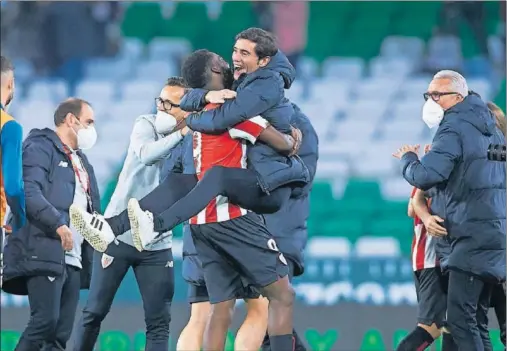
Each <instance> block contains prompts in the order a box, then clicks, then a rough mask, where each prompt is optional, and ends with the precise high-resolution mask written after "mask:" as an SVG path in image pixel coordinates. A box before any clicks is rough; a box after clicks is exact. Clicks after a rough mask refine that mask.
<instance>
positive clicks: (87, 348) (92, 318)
mask: <svg viewBox="0 0 507 351" xmlns="http://www.w3.org/2000/svg"><path fill="white" fill-rule="evenodd" d="M112 251H114V252H112ZM134 251H135V249H134V248H133V247H131V246H129V245H127V244H124V243H122V242H119V244H118V246H116V245H111V247H110V248H109V250H108V252H109V253H110V254H109V255H108V254H106V253H104V254H103V253H100V252H94V253H93V267H92V278H91V282H90V290H89V293H88V300H87V301H86V305H85V307H84V309H83V315H82V317H81V321H80V322H79V324H78V326H77V328H76V335H75V342H74V351H92V350H93V348H94V346H95V343H96V342H97V337H98V336H99V332H100V326H101V324H102V321H103V320H104V319H105V318H106V316H107V314H108V313H109V310H110V309H111V305H112V304H113V300H114V296H115V295H116V292H117V291H118V288H119V287H120V284H121V282H122V280H123V278H124V277H125V274H127V271H128V269H129V267H130V261H129V258H128V256H129V253H132V252H134Z"/></svg>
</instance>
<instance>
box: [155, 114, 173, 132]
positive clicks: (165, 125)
mask: <svg viewBox="0 0 507 351" xmlns="http://www.w3.org/2000/svg"><path fill="white" fill-rule="evenodd" d="M176 124H178V122H177V121H176V118H174V117H173V116H172V115H170V114H168V113H167V112H164V111H157V117H156V118H155V128H156V129H157V132H159V133H160V134H169V133H171V132H172V131H173V130H174V128H175V127H176Z"/></svg>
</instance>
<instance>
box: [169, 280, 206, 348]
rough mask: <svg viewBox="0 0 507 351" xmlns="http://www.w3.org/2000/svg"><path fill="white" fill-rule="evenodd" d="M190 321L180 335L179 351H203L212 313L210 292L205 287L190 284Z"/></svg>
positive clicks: (177, 346)
mask: <svg viewBox="0 0 507 351" xmlns="http://www.w3.org/2000/svg"><path fill="white" fill-rule="evenodd" d="M188 301H189V303H190V306H191V307H190V319H189V320H188V323H187V325H186V326H185V328H183V330H182V331H181V333H180V337H179V339H178V344H177V345H176V350H177V351H188V350H201V348H202V341H203V338H204V331H205V329H206V324H207V323H208V318H209V315H210V312H211V304H210V303H209V296H208V290H207V289H206V286H205V285H194V284H190V283H189V284H188Z"/></svg>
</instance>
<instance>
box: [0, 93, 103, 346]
mask: <svg viewBox="0 0 507 351" xmlns="http://www.w3.org/2000/svg"><path fill="white" fill-rule="evenodd" d="M54 121H55V126H56V128H55V130H51V129H47V128H46V129H42V130H39V129H33V130H32V131H31V132H30V134H29V135H28V137H27V139H26V140H25V142H24V145H23V180H24V182H25V197H26V213H27V223H26V224H25V225H24V226H23V227H22V228H20V229H19V230H18V231H17V232H15V233H13V234H12V235H10V236H9V237H8V240H7V245H6V247H5V257H4V259H5V268H4V274H5V275H4V278H5V281H4V284H3V286H2V289H3V290H4V291H5V292H7V293H10V294H16V295H28V299H29V302H30V319H29V321H28V324H27V326H26V328H25V330H24V332H23V334H22V335H21V338H20V340H19V343H18V345H17V347H16V350H17V351H32V350H40V349H44V350H46V349H50V350H64V349H65V347H66V343H67V341H68V340H69V338H70V336H71V333H72V327H73V325H74V316H75V313H76V308H77V304H78V301H79V291H80V289H87V288H88V287H89V284H90V277H91V262H92V255H93V250H92V248H91V247H90V245H88V243H87V242H86V241H83V238H82V237H81V236H80V235H79V233H78V232H77V231H76V230H75V228H73V227H72V225H70V223H69V208H70V206H71V205H74V206H78V207H80V208H82V209H83V211H87V212H89V213H91V212H96V211H100V194H99V189H98V185H97V180H96V178H95V173H94V170H93V167H92V166H91V164H90V163H89V162H88V159H87V157H86V156H85V154H84V153H83V152H82V150H86V149H89V148H91V147H93V145H94V144H95V141H96V140H97V133H96V131H95V128H94V121H95V118H94V112H93V109H92V108H91V106H90V104H89V103H88V102H86V101H84V100H81V99H77V98H70V99H67V100H65V101H64V102H62V103H61V104H60V105H59V106H58V108H57V109H56V111H55V114H54Z"/></svg>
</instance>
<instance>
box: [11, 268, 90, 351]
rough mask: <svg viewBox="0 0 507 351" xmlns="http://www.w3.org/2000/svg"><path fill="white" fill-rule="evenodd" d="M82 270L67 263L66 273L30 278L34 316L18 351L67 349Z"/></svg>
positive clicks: (28, 282) (29, 299) (23, 335)
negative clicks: (56, 275) (58, 275)
mask: <svg viewBox="0 0 507 351" xmlns="http://www.w3.org/2000/svg"><path fill="white" fill-rule="evenodd" d="M80 286H81V277H80V270H79V269H78V268H75V267H72V266H67V267H66V269H65V270H64V274H63V276H60V277H46V276H35V277H30V278H28V280H27V288H28V301H29V303H30V319H29V321H28V325H27V326H26V328H25V331H24V332H23V334H22V335H21V338H20V340H19V343H18V345H17V346H16V351H40V350H43V351H56V350H65V347H66V344H67V341H68V340H69V339H70V335H71V334H72V326H73V325H74V317H75V315H76V308H77V304H78V302H79V290H80Z"/></svg>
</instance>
